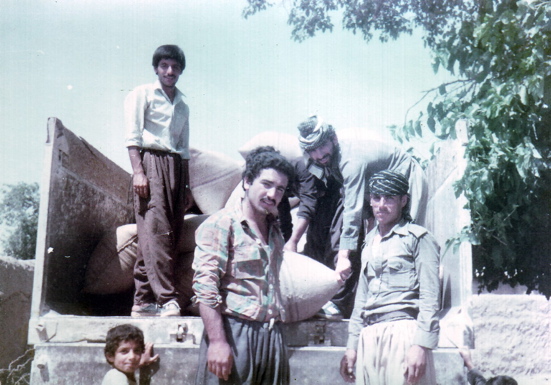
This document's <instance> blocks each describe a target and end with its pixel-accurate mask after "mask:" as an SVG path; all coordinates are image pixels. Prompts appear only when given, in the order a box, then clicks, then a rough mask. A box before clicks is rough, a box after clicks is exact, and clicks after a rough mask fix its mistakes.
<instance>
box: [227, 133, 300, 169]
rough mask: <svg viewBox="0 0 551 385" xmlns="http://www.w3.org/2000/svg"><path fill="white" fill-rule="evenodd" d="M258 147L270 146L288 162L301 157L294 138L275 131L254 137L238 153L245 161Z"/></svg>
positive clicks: (296, 140) (296, 139)
mask: <svg viewBox="0 0 551 385" xmlns="http://www.w3.org/2000/svg"><path fill="white" fill-rule="evenodd" d="M297 135H298V131H297ZM258 146H272V147H273V148H275V149H276V150H278V151H279V152H280V153H281V155H283V156H284V157H285V158H286V159H287V160H288V161H289V162H293V161H296V160H298V159H300V158H302V156H303V154H302V150H301V149H300V146H299V144H298V138H297V137H296V136H293V135H291V134H285V133H282V132H275V131H266V132H262V133H260V134H258V135H255V136H254V137H252V138H251V139H250V140H249V141H248V142H247V143H245V144H244V145H243V146H241V148H240V149H239V150H238V151H239V153H240V154H241V156H242V157H243V159H246V158H247V155H248V154H249V152H251V151H252V150H254V149H255V148H257V147H258Z"/></svg>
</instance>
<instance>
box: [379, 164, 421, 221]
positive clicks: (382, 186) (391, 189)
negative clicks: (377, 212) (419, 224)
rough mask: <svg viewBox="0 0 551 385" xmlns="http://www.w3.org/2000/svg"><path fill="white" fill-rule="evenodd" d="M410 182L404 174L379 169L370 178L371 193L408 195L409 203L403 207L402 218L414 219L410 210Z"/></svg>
mask: <svg viewBox="0 0 551 385" xmlns="http://www.w3.org/2000/svg"><path fill="white" fill-rule="evenodd" d="M408 189H409V182H408V180H407V179H406V177H405V176H403V175H402V174H400V173H398V172H396V171H392V170H384V171H379V172H377V173H375V174H373V176H372V177H371V178H370V179H369V193H370V194H374V195H407V196H408V203H407V204H406V206H405V207H404V208H403V209H402V218H403V219H405V220H406V221H410V222H411V221H412V218H411V215H410V214H409V211H410V209H411V199H409V194H408Z"/></svg>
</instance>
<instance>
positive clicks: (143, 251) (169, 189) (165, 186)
mask: <svg viewBox="0 0 551 385" xmlns="http://www.w3.org/2000/svg"><path fill="white" fill-rule="evenodd" d="M142 164H143V168H144V171H145V175H146V176H147V179H148V181H149V197H148V198H147V199H145V198H140V197H139V196H138V195H137V194H134V211H135V214H136V224H137V226H138V253H137V260H136V265H135V266H134V284H135V287H136V292H135V295H134V304H137V305H142V304H148V303H158V304H160V305H163V304H165V303H167V302H168V301H170V300H172V299H177V292H176V289H175V282H174V276H175V274H174V266H175V262H176V257H177V253H176V244H177V241H178V240H177V237H178V234H179V233H180V229H181V226H182V224H183V220H184V214H185V212H184V207H185V206H184V203H185V202H184V199H185V181H186V179H187V178H185V175H184V173H185V172H186V171H185V168H184V161H183V160H182V158H181V157H180V155H177V154H170V153H166V152H162V151H153V150H145V151H143V152H142Z"/></svg>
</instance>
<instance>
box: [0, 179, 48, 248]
mask: <svg viewBox="0 0 551 385" xmlns="http://www.w3.org/2000/svg"><path fill="white" fill-rule="evenodd" d="M2 194H3V196H2V202H0V224H4V225H6V226H8V227H9V229H8V231H7V237H6V236H4V239H2V246H3V248H4V252H5V253H6V254H7V255H10V256H12V257H15V258H18V259H33V258H34V252H35V247H36V232H37V226H38V205H39V193H38V184H37V183H32V184H28V183H23V182H20V183H18V184H16V185H4V187H3V188H2Z"/></svg>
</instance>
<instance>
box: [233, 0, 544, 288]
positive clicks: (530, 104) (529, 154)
mask: <svg viewBox="0 0 551 385" xmlns="http://www.w3.org/2000/svg"><path fill="white" fill-rule="evenodd" d="M269 4H270V2H268V1H262V0H249V4H248V7H247V8H245V10H244V16H245V17H248V16H250V15H252V14H254V13H256V12H258V11H260V10H262V9H265V8H266V7H267V6H269ZM337 10H340V11H341V12H342V17H343V20H342V23H343V27H344V28H345V29H349V30H351V31H352V32H354V33H361V34H362V36H363V38H364V39H365V40H366V41H370V40H371V39H372V38H373V36H374V34H375V33H378V34H379V39H380V40H381V41H387V40H388V39H390V38H393V39H394V38H397V37H398V36H400V34H402V33H411V32H412V31H413V30H414V29H418V30H421V31H423V33H424V35H423V39H424V41H425V44H426V46H427V47H429V48H430V49H431V51H432V53H433V58H434V65H433V69H434V71H435V72H436V71H438V70H440V69H445V70H447V71H449V72H450V73H452V74H453V75H455V76H456V78H457V80H456V81H453V82H450V83H448V84H442V85H441V86H440V87H438V88H437V89H434V90H431V91H429V93H430V95H431V96H432V99H430V100H432V101H431V102H430V103H429V104H428V106H427V109H426V111H424V112H423V113H421V114H420V115H419V116H418V118H417V119H416V120H413V121H409V122H407V123H406V124H405V125H404V127H402V128H401V129H400V130H398V131H399V136H400V139H402V140H408V139H411V138H412V137H415V136H418V135H421V134H422V133H423V132H426V129H428V130H430V131H432V132H433V133H434V134H435V135H436V136H437V137H438V138H440V139H446V138H448V137H452V138H453V137H455V122H457V121H458V120H459V119H466V120H467V121H468V124H469V141H468V144H467V148H466V157H467V159H468V166H467V170H466V172H465V175H464V176H463V178H462V179H461V180H460V181H458V183H457V184H456V186H455V187H456V193H457V194H458V195H459V194H462V193H463V194H464V195H465V196H466V197H467V199H468V202H469V207H468V208H469V209H470V211H471V217H472V224H471V226H470V227H468V228H465V229H463V231H462V232H461V234H459V235H458V236H457V238H456V239H454V240H451V242H460V241H463V240H469V241H470V242H471V243H473V244H474V245H476V246H475V247H474V248H473V251H474V253H473V254H474V255H473V264H474V268H475V274H476V276H477V278H478V280H479V282H480V283H481V286H482V287H485V288H487V289H489V290H493V289H495V288H496V287H497V285H498V284H499V283H500V282H503V283H508V284H511V285H513V286H514V285H516V284H523V285H526V286H527V287H528V291H529V292H530V291H532V290H538V291H540V292H541V293H543V294H545V295H546V296H547V297H549V296H551V259H550V253H551V171H550V166H551V164H550V148H551V147H550V144H551V143H550V142H551V135H550V132H551V131H550V129H549V127H550V124H551V111H550V106H551V91H550V86H551V36H550V32H551V2H550V1H548V0H547V1H537V0H536V1H530V2H527V1H517V0H419V1H411V0H409V1H408V0H393V1H378V0H354V1H345V0H294V1H293V6H292V10H291V12H290V16H289V24H291V25H292V26H293V28H294V29H293V31H292V36H293V38H294V39H295V40H297V41H302V40H304V39H305V38H308V37H311V36H314V35H315V33H316V32H318V31H321V32H324V31H332V29H333V24H332V19H331V15H330V14H331V13H334V12H335V11H337Z"/></svg>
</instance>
